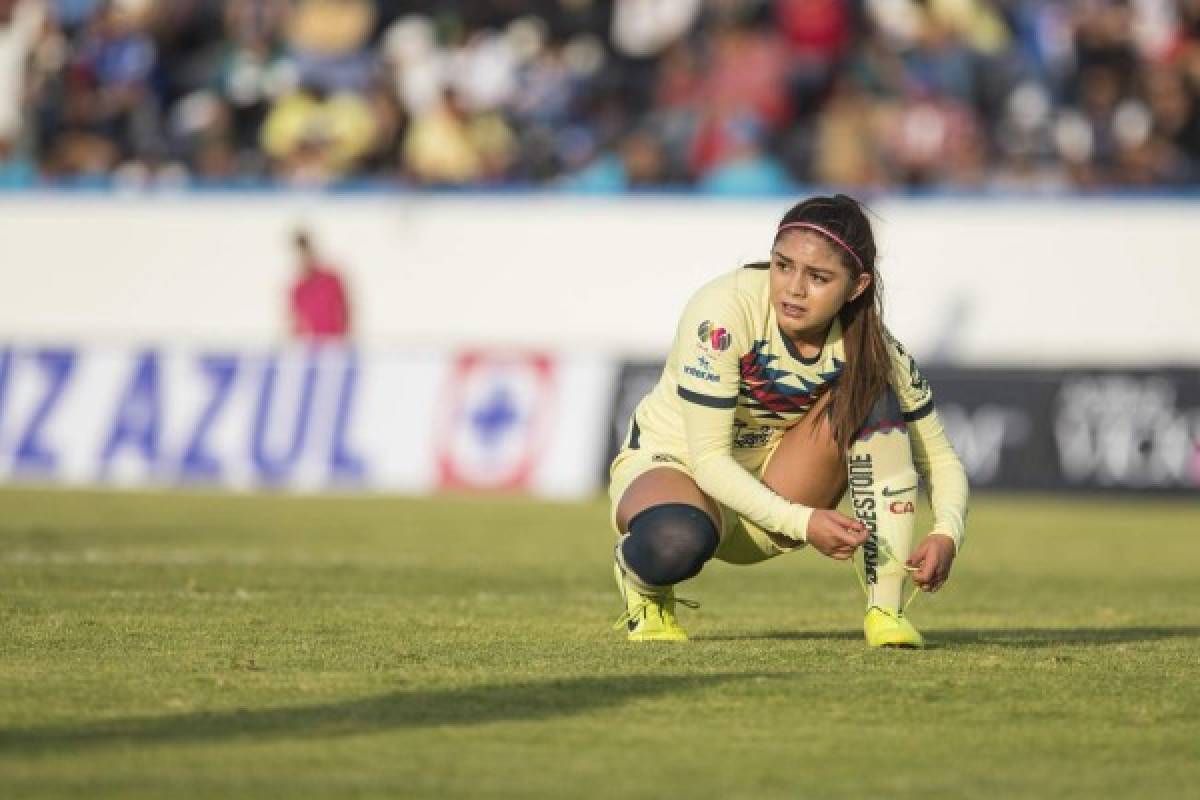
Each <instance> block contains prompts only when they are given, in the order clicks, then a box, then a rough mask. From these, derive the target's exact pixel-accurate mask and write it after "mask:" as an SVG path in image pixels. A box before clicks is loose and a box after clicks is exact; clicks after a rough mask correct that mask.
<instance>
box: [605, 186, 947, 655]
mask: <svg viewBox="0 0 1200 800" xmlns="http://www.w3.org/2000/svg"><path fill="white" fill-rule="evenodd" d="M918 474H919V475H920V477H921V478H923V479H924V480H925V481H926V483H927V484H928V488H929V492H930V497H931V503H932V506H933V512H934V526H933V531H932V532H931V533H930V534H929V535H928V536H926V537H925V538H924V540H923V541H922V542H921V543H920V544H919V545H918V546H917V547H916V549H915V550H914V549H913V528H914V520H915V514H914V511H915V504H916V499H917V481H918ZM611 478H612V482H611V487H610V497H611V499H612V506H613V523H614V525H615V527H616V529H617V531H618V534H619V540H618V542H617V547H616V565H615V571H616V576H617V584H618V586H619V588H620V591H621V594H622V597H623V598H624V600H625V605H626V610H625V613H624V614H623V615H622V617H621V620H619V622H618V626H625V627H627V628H628V634H629V638H630V639H631V640H633V641H653V640H658V641H662V640H667V641H670V640H683V639H686V638H687V634H686V633H685V632H684V631H683V629H682V628H681V627H680V625H679V623H678V621H677V620H676V617H675V595H674V586H675V584H677V583H679V582H680V581H685V580H687V579H689V578H692V577H694V576H695V575H696V574H697V573H699V572H700V570H701V568H702V567H703V566H704V564H705V562H706V561H708V560H709V559H711V558H718V559H721V560H722V561H726V562H729V563H733V564H752V563H754V562H757V561H762V560H765V559H768V558H771V557H773V556H777V555H780V554H782V553H787V552H790V551H792V550H797V549H799V548H801V547H803V546H804V545H805V544H809V545H812V547H813V548H815V549H816V550H817V551H818V552H820V553H821V554H822V555H825V556H828V557H830V558H835V559H842V560H844V559H850V558H853V557H854V553H855V551H856V550H857V549H858V548H859V547H862V549H863V572H864V577H865V581H866V588H867V612H866V620H865V622H864V630H865V632H866V637H867V643H868V644H869V645H871V646H872V647H879V646H900V647H920V646H922V644H923V640H922V637H921V634H920V633H919V632H917V630H916V628H914V627H913V625H912V623H911V622H909V620H908V619H907V618H906V617H905V616H904V609H903V607H902V606H903V594H904V583H905V579H906V578H907V577H908V576H909V574H910V573H911V577H912V580H913V581H914V582H915V583H916V585H917V586H919V587H920V588H921V589H923V590H925V591H929V592H932V591H936V590H937V589H938V588H939V587H940V586H941V585H942V584H943V583H945V581H946V578H947V577H948V575H949V573H950V566H951V564H952V562H953V561H954V557H955V554H956V553H957V552H958V548H959V547H960V546H961V544H962V540H963V524H964V519H965V516H966V502H967V480H966V475H965V473H964V472H963V468H962V464H961V463H960V462H959V460H958V457H957V456H956V455H955V453H954V450H953V449H952V448H951V446H950V443H949V442H948V441H947V439H946V436H945V433H944V431H943V430H942V425H941V423H940V422H939V420H938V417H937V414H936V413H935V412H934V408H933V397H932V394H931V392H930V389H929V385H928V383H927V382H926V381H925V379H924V378H922V377H921V374H920V372H919V371H918V369H917V366H916V363H915V362H914V361H913V359H912V357H910V356H909V355H908V354H907V353H906V352H905V350H904V348H903V347H902V346H901V345H900V344H899V343H898V342H897V341H896V340H895V339H893V338H891V336H890V335H889V333H888V332H887V331H886V330H885V328H884V326H883V322H882V304H881V294H880V286H879V275H878V273H877V272H876V269H875V239H874V235H873V234H872V232H871V226H870V223H869V222H868V220H867V218H866V215H865V214H864V213H863V211H862V209H861V207H860V206H859V205H858V203H857V202H855V201H854V200H853V199H851V198H849V197H847V196H845V195H837V196H836V197H814V198H811V199H809V200H805V201H804V202H802V203H800V204H799V205H797V206H795V207H794V208H792V209H791V210H790V211H788V212H787V214H785V215H784V217H783V220H782V222H780V224H779V228H778V230H777V232H776V234H775V241H774V246H773V247H772V250H771V259H770V261H769V262H765V263H761V264H750V265H748V266H745V267H741V268H739V269H736V270H734V271H733V272H730V273H728V274H725V275H722V276H721V277H719V278H717V279H716V280H714V281H712V282H711V283H709V284H707V285H706V286H704V287H702V288H701V289H700V290H699V291H698V292H697V293H696V294H695V295H694V296H693V297H692V299H691V300H690V301H689V303H688V305H687V308H686V309H685V310H684V313H683V319H682V320H681V322H680V323H679V328H678V331H677V333H676V336H675V342H674V346H673V348H672V350H671V355H670V358H669V359H668V360H667V365H666V368H665V369H664V370H663V374H662V378H661V379H660V380H659V382H658V385H657V386H656V387H655V388H654V389H653V390H652V391H651V392H650V394H648V395H647V396H646V397H645V398H644V399H643V400H642V401H641V403H640V404H639V405H638V406H637V409H636V410H635V411H634V414H633V417H632V419H631V420H630V425H629V434H628V436H627V438H626V440H625V445H624V447H623V448H622V450H621V452H620V453H618V454H617V457H616V459H615V460H614V461H613V464H612V469H611ZM847 490H849V492H850V498H851V503H852V506H853V508H854V513H855V515H856V517H857V519H851V518H850V517H847V516H845V515H843V514H840V513H838V512H837V511H834V510H833V509H834V507H835V506H836V505H837V504H838V502H839V500H840V499H841V498H842V496H843V494H844V493H845V492H846V491H847Z"/></svg>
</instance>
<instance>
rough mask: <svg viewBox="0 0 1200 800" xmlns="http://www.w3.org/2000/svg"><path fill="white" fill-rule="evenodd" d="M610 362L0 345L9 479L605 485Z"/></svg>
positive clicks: (569, 489)
mask: <svg viewBox="0 0 1200 800" xmlns="http://www.w3.org/2000/svg"><path fill="white" fill-rule="evenodd" d="M613 380H614V369H613V367H612V366H611V365H610V364H609V363H607V362H606V361H604V360H602V359H587V358H577V359H572V360H570V361H565V360H563V359H560V358H558V357H557V356H555V355H552V354H547V353H530V352H490V351H470V352H464V353H458V354H455V353H435V354H427V355H426V354H418V353H401V354H393V353H387V352H372V351H356V350H352V349H341V348H331V347H325V348H290V349H283V350H270V351H264V350H228V349H196V348H178V347H143V348H118V347H99V348H81V347H71V346H10V347H5V348H3V349H0V481H5V482H33V483H41V484H46V483H48V484H64V485H73V486H98V487H104V486H110V487H178V486H184V487H186V486H193V487H214V488H226V489H237V490H251V489H283V490H289V491H360V490H370V491H385V492H401V493H421V492H429V491H434V490H438V489H447V490H485V491H490V490H500V491H520V492H532V493H534V494H537V495H540V496H545V497H579V496H583V495H587V494H589V493H590V492H593V491H594V490H595V488H596V463H597V462H598V460H599V459H600V458H601V457H602V450H603V447H604V442H603V441H602V439H603V429H604V421H605V420H606V419H607V416H608V413H609V409H608V404H609V402H610V398H611V392H612V382H613Z"/></svg>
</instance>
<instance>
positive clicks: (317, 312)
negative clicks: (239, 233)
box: [290, 229, 350, 341]
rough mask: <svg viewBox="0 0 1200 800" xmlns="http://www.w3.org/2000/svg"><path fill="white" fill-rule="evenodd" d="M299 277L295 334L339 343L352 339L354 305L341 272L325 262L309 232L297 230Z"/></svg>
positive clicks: (293, 316) (294, 296)
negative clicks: (351, 304)
mask: <svg viewBox="0 0 1200 800" xmlns="http://www.w3.org/2000/svg"><path fill="white" fill-rule="evenodd" d="M292 242H293V245H294V247H295V249H296V258H297V267H298V274H297V276H296V281H295V283H293V284H292V288H291V294H290V300H291V307H290V312H291V321H292V335H293V336H296V337H297V338H301V339H321V340H326V341H339V340H344V339H348V338H349V336H350V303H349V300H348V298H347V295H346V287H345V284H344V283H343V282H342V278H341V276H340V275H339V274H338V272H337V270H336V269H335V268H334V267H333V266H332V265H330V264H327V263H325V262H323V261H322V259H321V258H320V257H319V256H318V255H317V252H316V249H315V248H314V247H313V243H312V239H311V237H310V236H309V234H308V231H305V230H303V229H301V230H298V231H296V234H295V236H294V237H293V239H292Z"/></svg>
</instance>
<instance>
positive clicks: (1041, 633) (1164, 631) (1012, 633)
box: [692, 625, 1200, 650]
mask: <svg viewBox="0 0 1200 800" xmlns="http://www.w3.org/2000/svg"><path fill="white" fill-rule="evenodd" d="M862 638H863V634H862V631H858V630H851V631H845V630H842V631H839V630H824V631H775V630H772V631H752V632H747V633H729V634H712V635H704V634H699V635H697V636H693V637H692V639H693V640H695V641H702V642H741V641H771V640H775V641H861V640H862ZM1195 638H1200V626H1197V625H1180V626H1169V625H1167V626H1164V625H1159V626H1134V627H1124V628H1121V627H1113V628H943V629H940V630H939V629H936V628H934V629H931V630H929V631H927V632H926V640H927V644H928V646H929V647H930V648H932V649H939V648H945V649H958V648H969V647H1013V648H1019V649H1024V650H1028V649H1036V648H1039V647H1062V646H1064V645H1068V646H1080V645H1082V646H1092V647H1107V646H1111V645H1117V644H1129V643H1131V642H1155V641H1161V640H1163V639H1195Z"/></svg>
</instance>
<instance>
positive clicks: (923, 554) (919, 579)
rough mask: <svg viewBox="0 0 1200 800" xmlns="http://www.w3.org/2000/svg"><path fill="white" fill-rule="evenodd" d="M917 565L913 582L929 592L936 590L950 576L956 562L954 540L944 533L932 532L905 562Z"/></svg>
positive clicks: (909, 564)
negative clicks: (952, 566)
mask: <svg viewBox="0 0 1200 800" xmlns="http://www.w3.org/2000/svg"><path fill="white" fill-rule="evenodd" d="M905 563H907V564H908V566H910V567H916V568H917V569H916V572H914V573H913V574H912V580H913V583H915V584H916V585H917V586H920V587H921V588H922V589H924V590H925V591H927V592H936V591H937V590H938V589H940V588H942V584H943V583H945V582H946V579H947V578H949V577H950V567H951V565H952V564H953V563H954V540H953V539H951V538H950V537H949V536H947V535H946V534H944V533H931V534H929V535H928V536H926V537H925V541H923V542H921V543H920V544H919V545H917V549H916V550H914V551H913V554H912V555H911V556H909V557H908V561H907V562H905Z"/></svg>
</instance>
